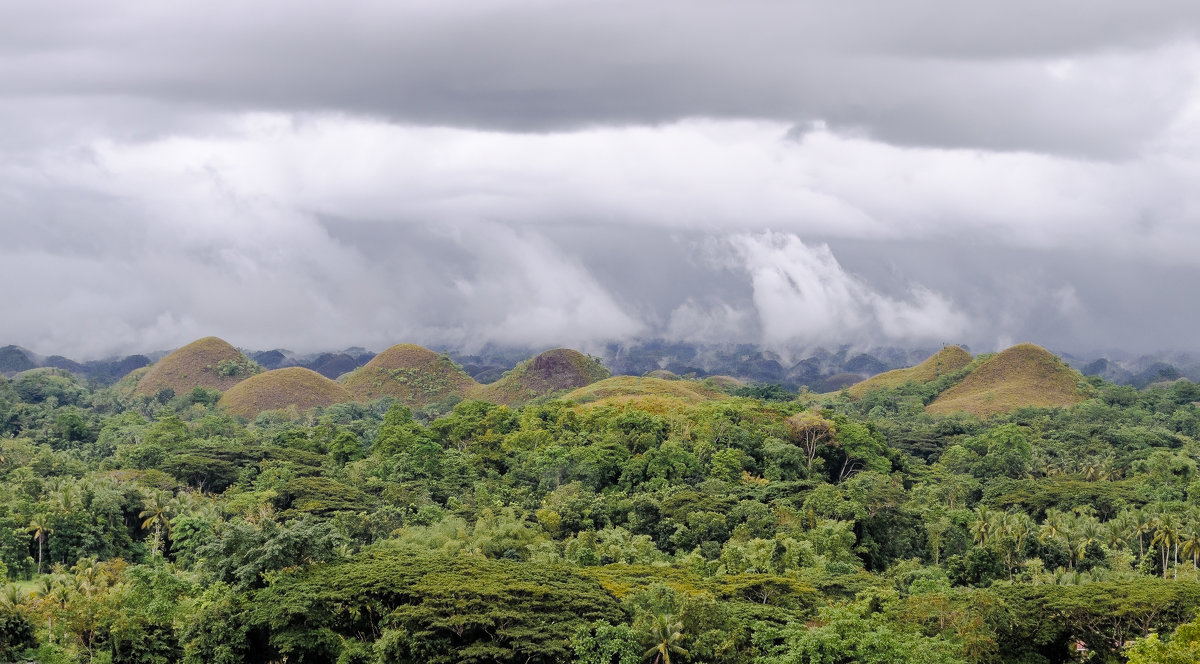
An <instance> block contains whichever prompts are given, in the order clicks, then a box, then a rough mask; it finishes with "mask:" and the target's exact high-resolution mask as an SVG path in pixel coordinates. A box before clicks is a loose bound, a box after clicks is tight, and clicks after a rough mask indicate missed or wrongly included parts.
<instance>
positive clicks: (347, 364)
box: [304, 353, 365, 378]
mask: <svg viewBox="0 0 1200 664" xmlns="http://www.w3.org/2000/svg"><path fill="white" fill-rule="evenodd" d="M363 364H365V363H364V362H359V361H358V359H357V358H355V357H352V356H350V355H347V354H346V353H322V354H320V355H318V356H317V357H315V358H313V359H312V360H310V361H308V362H305V363H304V366H306V367H308V368H309V369H312V370H313V371H315V372H317V373H319V374H321V375H322V376H324V377H326V378H337V377H338V376H341V375H342V374H344V373H350V372H351V371H354V370H355V369H357V368H359V367H361V366H363Z"/></svg>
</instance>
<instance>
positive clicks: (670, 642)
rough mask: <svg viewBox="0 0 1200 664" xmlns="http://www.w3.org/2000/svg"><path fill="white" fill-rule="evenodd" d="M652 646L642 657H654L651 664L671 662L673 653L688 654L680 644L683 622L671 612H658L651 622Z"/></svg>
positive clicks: (685, 655) (650, 635)
mask: <svg viewBox="0 0 1200 664" xmlns="http://www.w3.org/2000/svg"><path fill="white" fill-rule="evenodd" d="M649 637H650V642H651V643H653V644H654V645H652V646H650V648H649V649H648V650H646V652H645V654H643V655H642V659H650V658H651V657H653V658H654V659H653V661H652V662H651V664H671V655H672V653H673V654H676V655H683V656H684V657H687V656H688V651H686V650H684V649H683V647H682V646H680V645H679V644H680V643H682V642H683V623H682V622H680V621H679V620H676V618H675V616H673V615H670V614H658V615H656V616H654V619H653V620H651V622H650V633H649Z"/></svg>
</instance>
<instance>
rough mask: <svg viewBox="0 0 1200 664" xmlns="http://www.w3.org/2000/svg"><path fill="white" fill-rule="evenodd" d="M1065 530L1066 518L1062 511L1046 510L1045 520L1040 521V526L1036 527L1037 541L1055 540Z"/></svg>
mask: <svg viewBox="0 0 1200 664" xmlns="http://www.w3.org/2000/svg"><path fill="white" fill-rule="evenodd" d="M1066 530H1067V523H1066V519H1065V517H1064V516H1063V513H1062V512H1059V511H1058V510H1054V509H1049V510H1046V520H1045V521H1043V522H1042V527H1041V528H1039V529H1038V541H1039V542H1042V543H1045V542H1046V541H1047V540H1056V539H1059V538H1061V537H1062V536H1063V535H1064V534H1065V532H1066Z"/></svg>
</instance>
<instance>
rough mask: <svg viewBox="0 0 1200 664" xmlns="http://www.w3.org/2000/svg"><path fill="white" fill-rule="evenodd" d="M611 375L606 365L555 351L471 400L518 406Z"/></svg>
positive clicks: (482, 389) (527, 362)
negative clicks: (477, 399)
mask: <svg viewBox="0 0 1200 664" xmlns="http://www.w3.org/2000/svg"><path fill="white" fill-rule="evenodd" d="M610 375H611V374H610V373H609V371H608V369H606V368H604V365H602V364H600V363H599V362H597V361H596V360H593V359H592V358H590V357H588V356H587V355H584V354H583V353H580V352H579V351H575V350H569V349H566V348H556V349H554V350H548V351H546V352H544V353H542V354H540V355H537V356H535V357H532V358H530V359H528V360H525V361H524V362H522V363H520V364H518V365H517V366H516V367H515V368H513V370H512V371H510V372H508V373H507V374H505V375H504V377H503V378H501V379H500V380H498V381H496V382H494V383H491V384H489V385H483V386H481V387H479V388H478V389H477V390H476V392H475V394H473V395H472V396H474V397H476V398H479V399H483V400H484V401H491V402H493V403H502V404H506V405H509V406H515V405H519V404H522V403H525V402H526V401H529V400H530V399H535V398H537V397H542V396H546V395H550V394H554V393H555V392H562V391H564V390H574V389H576V388H580V387H583V386H585V385H590V384H592V383H594V382H596V381H598V380H604V379H605V378H608V377H609V376H610Z"/></svg>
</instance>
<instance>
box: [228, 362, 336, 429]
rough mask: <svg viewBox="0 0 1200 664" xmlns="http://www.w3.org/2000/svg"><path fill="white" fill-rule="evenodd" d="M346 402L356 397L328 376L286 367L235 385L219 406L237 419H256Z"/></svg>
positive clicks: (300, 368) (310, 370)
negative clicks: (268, 412)
mask: <svg viewBox="0 0 1200 664" xmlns="http://www.w3.org/2000/svg"><path fill="white" fill-rule="evenodd" d="M347 401H354V396H353V395H351V394H350V392H349V391H348V390H347V389H346V388H344V387H342V386H341V385H339V384H337V383H335V382H333V381H332V380H330V379H328V378H326V377H325V376H322V375H321V374H319V373H317V372H315V371H313V370H312V369H305V368H304V367H284V368H283V369H275V370H274V371H268V372H266V373H260V374H258V375H257V376H251V377H250V378H247V379H246V380H243V381H242V382H240V383H238V384H237V385H234V386H233V387H231V388H229V390H228V391H227V392H225V394H223V395H222V396H221V401H220V402H218V405H220V406H222V407H224V408H226V409H227V410H229V412H231V413H234V414H235V415H241V416H242V417H245V418H246V419H253V418H255V417H257V416H258V414H259V413H261V412H263V411H265V410H278V409H283V408H287V407H289V406H295V407H296V409H297V410H298V411H300V412H303V411H306V410H308V409H310V408H316V407H317V406H329V405H332V404H335V403H344V402H347Z"/></svg>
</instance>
